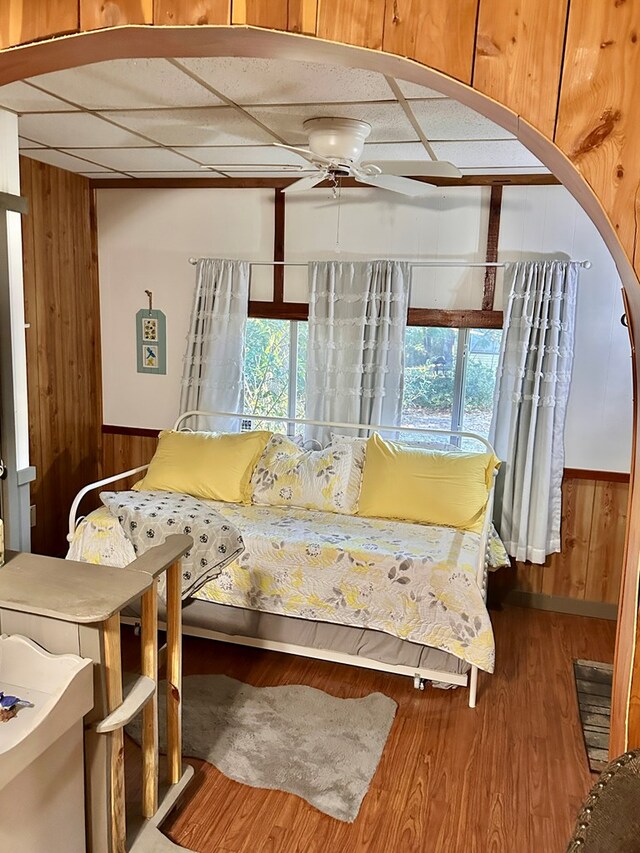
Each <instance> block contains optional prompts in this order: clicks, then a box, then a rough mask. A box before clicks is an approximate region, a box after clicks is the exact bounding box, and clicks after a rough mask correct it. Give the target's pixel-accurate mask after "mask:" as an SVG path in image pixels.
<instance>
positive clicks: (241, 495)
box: [137, 430, 271, 503]
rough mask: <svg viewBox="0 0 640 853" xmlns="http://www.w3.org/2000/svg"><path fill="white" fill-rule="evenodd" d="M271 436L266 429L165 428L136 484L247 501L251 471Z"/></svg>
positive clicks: (217, 499)
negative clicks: (201, 430) (228, 431)
mask: <svg viewBox="0 0 640 853" xmlns="http://www.w3.org/2000/svg"><path fill="white" fill-rule="evenodd" d="M270 436H271V433H270V432H267V431H255V432H241V433H222V434H215V433H207V432H174V431H173V430H165V431H164V432H161V433H160V435H159V437H158V448H157V450H156V452H155V453H154V456H153V459H152V460H151V464H150V465H149V468H148V469H147V473H146V475H145V477H144V480H142V482H141V483H140V484H137V486H138V488H139V489H145V490H148V491H155V490H158V491H163V492H182V493H183V494H187V495H194V497H197V498H206V499H209V500H216V501H227V502H228V503H246V502H247V501H248V499H249V498H250V495H248V488H249V481H250V479H251V474H252V472H253V469H254V466H255V464H256V462H257V461H258V459H259V458H260V456H261V455H262V451H263V450H264V448H265V446H266V444H267V441H268V440H269V438H270Z"/></svg>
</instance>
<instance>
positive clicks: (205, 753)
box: [127, 675, 397, 822]
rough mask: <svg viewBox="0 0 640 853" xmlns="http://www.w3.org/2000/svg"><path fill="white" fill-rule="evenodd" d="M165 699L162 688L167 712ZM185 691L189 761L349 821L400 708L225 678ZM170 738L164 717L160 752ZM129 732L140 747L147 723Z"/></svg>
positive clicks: (206, 679)
mask: <svg viewBox="0 0 640 853" xmlns="http://www.w3.org/2000/svg"><path fill="white" fill-rule="evenodd" d="M165 692H166V682H165V681H162V682H161V684H160V695H161V699H160V703H161V704H160V707H161V708H162V707H163V706H164V695H165ZM182 692H183V697H184V702H183V711H182V715H183V753H184V754H185V756H189V757H193V758H203V759H205V760H206V761H208V762H210V763H211V764H213V765H214V766H215V767H217V768H218V770H220V771H221V772H222V773H224V774H225V776H229V778H231V779H235V780H236V781H237V782H242V783H243V784H245V785H251V786H252V787H254V788H271V789H275V790H280V791H287V792H288V793H290V794H296V795H297V796H298V797H302V798H303V799H305V800H307V802H309V803H311V804H312V805H313V806H315V807H316V808H317V809H319V810H320V811H322V812H324V813H325V814H328V815H330V816H331V817H334V818H337V819H338V820H343V821H347V822H351V821H353V820H355V819H356V817H357V815H358V811H359V810H360V805H361V804H362V800H363V799H364V796H365V794H366V793H367V791H368V790H369V785H370V784H371V780H372V779H373V776H374V774H375V772H376V768H377V767H378V763H379V761H380V756H381V755H382V750H383V749H384V745H385V743H386V741H387V737H388V735H389V731H390V730H391V726H392V724H393V719H394V716H395V713H396V708H397V705H396V703H395V702H394V701H393V699H389V697H387V696H383V695H382V694H381V693H372V694H371V695H369V696H366V697H365V698H363V699H337V698H335V697H334V696H329V695H328V694H327V693H324V692H323V691H322V690H316V689H315V688H313V687H305V686H304V685H301V684H296V685H285V686H280V687H252V686H251V685H249V684H243V683H242V682H241V681H236V679H235V678H229V677H228V676H226V675H189V676H187V677H186V678H185V679H184V682H183V691H182ZM165 732H166V726H165V720H164V715H161V720H160V745H161V749H163V744H165V743H166V736H165ZM127 733H128V734H129V735H131V737H133V738H134V740H136V741H137V742H138V743H139V742H140V717H138V718H137V720H135V721H134V722H132V723H131V724H130V725H128V726H127Z"/></svg>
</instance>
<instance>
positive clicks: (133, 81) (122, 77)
mask: <svg viewBox="0 0 640 853" xmlns="http://www.w3.org/2000/svg"><path fill="white" fill-rule="evenodd" d="M31 80H32V81H33V82H34V83H37V84H38V86H42V88H43V89H46V90H47V91H48V92H53V93H54V94H57V95H60V96H61V97H63V98H67V100H69V101H73V102H74V103H76V104H80V105H81V106H83V107H86V108H87V109H91V110H109V109H111V110H118V109H143V108H144V107H199V106H208V105H211V104H220V103H221V102H220V100H219V98H216V97H215V95H212V94H211V92H209V91H208V90H207V89H205V88H204V86H201V85H200V84H199V83H196V82H195V81H194V80H192V79H191V78H190V77H188V76H187V75H186V74H184V73H183V72H182V71H180V70H179V69H178V68H176V67H175V66H173V65H171V63H169V62H167V61H166V59H116V60H112V61H110V62H97V63H95V64H94V65H84V66H81V67H80V68H70V69H68V70H65V71H54V72H53V73H51V74H41V75H40V76H39V77H32V78H31Z"/></svg>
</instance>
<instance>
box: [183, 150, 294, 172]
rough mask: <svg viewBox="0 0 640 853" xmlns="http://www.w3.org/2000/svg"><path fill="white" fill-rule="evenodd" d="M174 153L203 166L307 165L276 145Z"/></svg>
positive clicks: (290, 152) (292, 152)
mask: <svg viewBox="0 0 640 853" xmlns="http://www.w3.org/2000/svg"><path fill="white" fill-rule="evenodd" d="M176 151H179V152H181V153H184V154H186V155H187V156H188V157H193V159H194V160H197V161H198V162H199V163H203V164H205V165H208V166H209V165H229V164H237V165H240V164H246V163H248V164H250V165H256V164H258V165H260V166H271V165H276V166H279V165H285V166H286V165H290V166H299V167H300V168H304V167H305V165H306V166H308V165H309V163H308V162H307V161H306V160H305V159H304V157H301V156H300V155H298V154H296V153H295V152H294V151H287V149H286V148H280V147H279V146H277V145H240V146H237V145H236V146H224V145H213V146H211V147H209V148H205V147H200V148H182V147H181V148H176Z"/></svg>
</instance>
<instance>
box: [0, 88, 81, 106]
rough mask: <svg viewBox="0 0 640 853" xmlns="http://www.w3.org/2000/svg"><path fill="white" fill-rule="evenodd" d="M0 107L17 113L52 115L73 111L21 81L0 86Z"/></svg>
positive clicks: (61, 102)
mask: <svg viewBox="0 0 640 853" xmlns="http://www.w3.org/2000/svg"><path fill="white" fill-rule="evenodd" d="M0 106H1V107H6V108H7V109H9V110H14V111H15V112H17V113H29V112H34V111H37V112H42V111H45V112H49V113H54V112H59V111H61V110H63V111H67V110H72V109H73V107H70V106H69V104H65V103H64V102H63V101H59V100H58V99H57V98H53V97H51V95H45V94H44V92H39V91H38V90H37V89H34V88H33V86H29V85H28V84H27V83H24V82H22V80H19V81H18V82H17V83H9V84H8V85H6V86H0Z"/></svg>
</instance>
